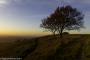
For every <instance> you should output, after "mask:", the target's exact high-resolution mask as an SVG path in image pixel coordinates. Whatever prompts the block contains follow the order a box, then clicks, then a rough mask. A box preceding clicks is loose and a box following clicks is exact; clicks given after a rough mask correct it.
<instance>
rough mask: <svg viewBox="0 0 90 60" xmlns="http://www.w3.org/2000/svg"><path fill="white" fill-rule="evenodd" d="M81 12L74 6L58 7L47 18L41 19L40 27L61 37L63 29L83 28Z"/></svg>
mask: <svg viewBox="0 0 90 60" xmlns="http://www.w3.org/2000/svg"><path fill="white" fill-rule="evenodd" d="M83 18H84V15H83V14H82V12H80V11H78V10H77V9H76V8H72V7H71V6H70V5H67V6H62V7H58V8H57V9H56V10H55V11H54V13H52V14H51V15H50V16H48V17H47V18H44V19H42V24H41V25H40V27H42V28H44V29H46V30H47V31H50V32H53V34H55V33H58V34H59V35H60V37H62V33H63V31H64V30H80V28H83V27H84V26H83V23H84V21H83Z"/></svg>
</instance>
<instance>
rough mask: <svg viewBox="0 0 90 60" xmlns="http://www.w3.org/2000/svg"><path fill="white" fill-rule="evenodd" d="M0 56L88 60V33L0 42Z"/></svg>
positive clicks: (30, 59)
mask: <svg viewBox="0 0 90 60" xmlns="http://www.w3.org/2000/svg"><path fill="white" fill-rule="evenodd" d="M9 39H11V38H9ZM15 39H18V38H15ZM61 40H62V41H63V44H61ZM0 57H6V58H9V57H21V58H22V59H24V60H90V35H89V34H73V35H64V37H63V38H62V39H61V38H59V36H58V35H57V36H55V37H54V36H43V37H38V38H32V39H23V38H20V39H19V40H16V41H13V42H3V43H0Z"/></svg>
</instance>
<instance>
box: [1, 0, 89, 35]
mask: <svg viewBox="0 0 90 60" xmlns="http://www.w3.org/2000/svg"><path fill="white" fill-rule="evenodd" d="M63 5H72V6H73V7H75V8H77V9H78V10H80V11H82V12H83V14H85V17H84V21H85V27H86V28H85V29H83V30H81V31H78V32H76V31H72V32H71V33H84V34H87V33H88V34H89V33H90V0H0V35H33V36H36V35H44V34H47V33H46V32H43V31H42V29H40V27H39V26H40V23H41V19H43V18H45V17H47V16H48V15H50V14H51V13H52V12H53V11H54V10H55V9H56V8H57V6H63Z"/></svg>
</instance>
